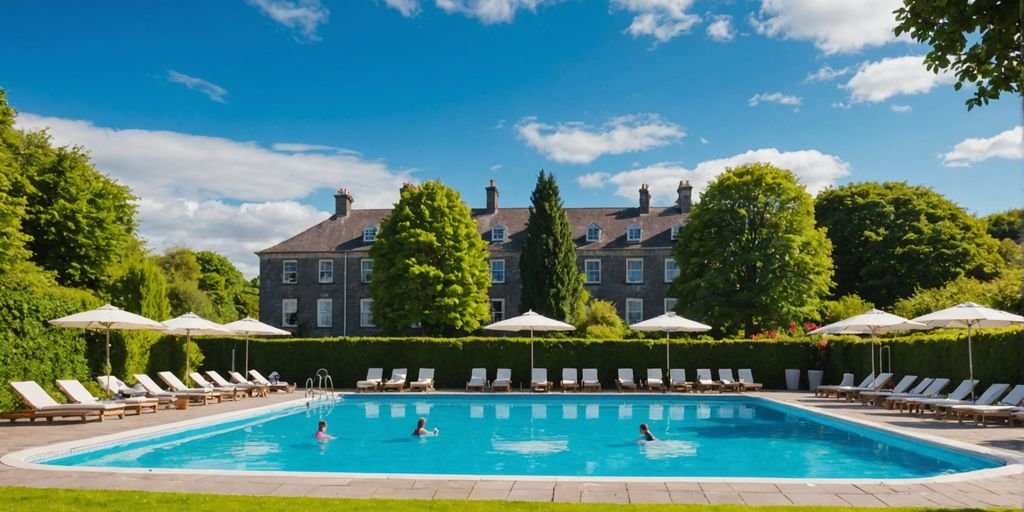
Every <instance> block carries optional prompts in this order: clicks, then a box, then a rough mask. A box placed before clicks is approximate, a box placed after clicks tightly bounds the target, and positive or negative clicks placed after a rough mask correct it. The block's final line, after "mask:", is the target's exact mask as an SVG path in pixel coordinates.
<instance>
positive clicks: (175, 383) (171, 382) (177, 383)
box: [156, 371, 234, 403]
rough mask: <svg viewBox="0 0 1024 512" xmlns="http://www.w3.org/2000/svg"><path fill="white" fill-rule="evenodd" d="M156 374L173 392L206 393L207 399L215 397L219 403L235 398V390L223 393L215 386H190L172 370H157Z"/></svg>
mask: <svg viewBox="0 0 1024 512" xmlns="http://www.w3.org/2000/svg"><path fill="white" fill-rule="evenodd" d="M156 375H157V376H158V377H160V380H162V381H164V384H167V387H168V388H170V390H171V391H172V392H175V393H192V394H195V395H199V394H206V395H207V400H209V399H215V400H216V401H217V403H220V402H222V401H223V400H224V399H225V398H227V397H231V398H232V399H234V392H229V393H223V392H221V391H217V390H215V389H213V388H210V389H206V388H190V387H188V386H186V385H185V383H184V382H182V381H181V380H180V379H178V376H177V375H175V374H173V373H171V372H167V371H163V372H157V373H156Z"/></svg>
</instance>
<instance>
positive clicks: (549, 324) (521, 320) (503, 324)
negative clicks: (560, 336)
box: [484, 309, 576, 372]
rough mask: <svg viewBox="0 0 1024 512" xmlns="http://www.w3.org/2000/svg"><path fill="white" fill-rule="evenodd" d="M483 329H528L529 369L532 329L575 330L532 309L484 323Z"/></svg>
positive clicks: (531, 353) (531, 359)
mask: <svg viewBox="0 0 1024 512" xmlns="http://www.w3.org/2000/svg"><path fill="white" fill-rule="evenodd" d="M484 329H489V330H492V331H507V332H520V331H530V371H531V372H532V371H533V331H574V330H576V328H575V327H573V326H572V325H570V324H567V323H565V322H559V321H558V320H555V319H553V318H548V317H546V316H544V315H538V314H537V313H534V312H533V310H532V309H531V310H529V311H527V312H526V313H523V314H521V315H519V316H516V317H512V318H509V319H507V320H502V321H500V322H494V323H493V324H490V325H485V326H484Z"/></svg>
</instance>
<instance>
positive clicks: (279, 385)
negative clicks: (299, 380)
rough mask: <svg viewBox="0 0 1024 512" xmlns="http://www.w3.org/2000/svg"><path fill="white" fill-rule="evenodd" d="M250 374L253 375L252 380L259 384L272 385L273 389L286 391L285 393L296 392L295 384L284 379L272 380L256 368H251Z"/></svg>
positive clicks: (271, 388)
mask: <svg viewBox="0 0 1024 512" xmlns="http://www.w3.org/2000/svg"><path fill="white" fill-rule="evenodd" d="M249 376H250V377H252V381H253V382H255V383H257V384H263V385H264V386H270V390H271V391H284V392H285V393H294V392H295V384H294V383H288V382H284V381H278V382H276V383H275V382H270V381H269V380H267V378H266V377H264V376H263V375H262V374H260V372H258V371H256V370H249Z"/></svg>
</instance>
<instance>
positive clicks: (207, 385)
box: [188, 372, 249, 400]
mask: <svg viewBox="0 0 1024 512" xmlns="http://www.w3.org/2000/svg"><path fill="white" fill-rule="evenodd" d="M188 377H189V378H190V379H192V382H195V383H196V385H197V386H199V387H200V388H201V389H204V390H210V389H212V390H213V391H214V392H215V393H220V394H221V396H223V397H224V398H230V399H232V400H238V399H239V398H245V395H247V394H249V390H247V389H242V388H240V387H239V386H234V385H232V384H231V383H230V382H229V383H228V385H227V386H218V385H216V384H214V383H213V382H210V381H208V380H206V377H203V375H202V374H201V373H199V372H189V374H188Z"/></svg>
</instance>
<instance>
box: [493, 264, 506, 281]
mask: <svg viewBox="0 0 1024 512" xmlns="http://www.w3.org/2000/svg"><path fill="white" fill-rule="evenodd" d="M504 282H505V260H491V283H493V284H502V283H504Z"/></svg>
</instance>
